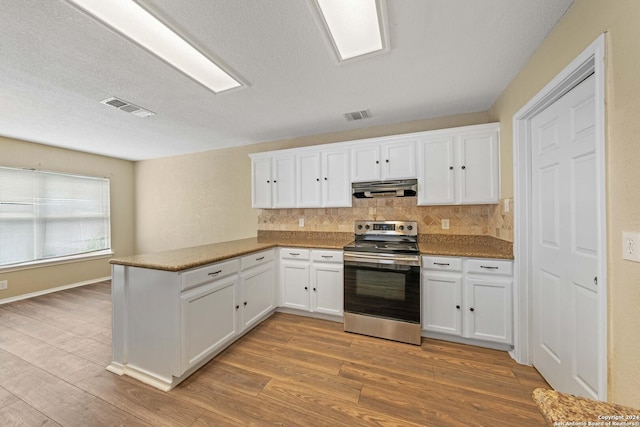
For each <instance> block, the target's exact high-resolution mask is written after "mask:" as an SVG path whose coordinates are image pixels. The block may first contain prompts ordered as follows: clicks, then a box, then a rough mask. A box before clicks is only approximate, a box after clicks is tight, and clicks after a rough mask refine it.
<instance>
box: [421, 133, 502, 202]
mask: <svg viewBox="0 0 640 427" xmlns="http://www.w3.org/2000/svg"><path fill="white" fill-rule="evenodd" d="M498 132H499V124H498V123H491V124H487V125H477V126H468V127H464V128H456V129H447V130H443V131H437V132H433V133H431V134H426V135H424V136H423V137H422V138H420V141H419V142H418V205H454V204H494V203H498V201H499V186H500V174H499V156H498Z"/></svg>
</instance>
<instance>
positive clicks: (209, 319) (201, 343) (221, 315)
mask: <svg viewBox="0 0 640 427" xmlns="http://www.w3.org/2000/svg"><path fill="white" fill-rule="evenodd" d="M237 283H238V277H237V275H234V276H232V277H228V278H226V279H221V280H218V281H215V282H213V283H209V284H206V285H202V286H199V287H197V288H195V289H192V290H190V291H187V292H183V293H182V295H181V296H180V300H181V323H182V331H181V332H182V343H181V347H182V372H184V371H186V370H187V369H189V368H191V367H192V366H194V365H196V364H197V363H198V362H200V361H202V360H203V359H204V358H206V357H208V356H209V355H211V353H213V352H215V351H216V350H219V349H220V348H222V347H223V346H224V345H226V344H227V343H228V342H229V341H230V340H231V339H233V337H235V336H236V335H237V333H238V327H237V323H236V308H235V307H236V287H237Z"/></svg>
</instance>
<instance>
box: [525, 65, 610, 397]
mask: <svg viewBox="0 0 640 427" xmlns="http://www.w3.org/2000/svg"><path fill="white" fill-rule="evenodd" d="M594 98H595V79H594V76H593V75H592V76H591V77H589V78H587V79H586V80H584V81H583V82H582V83H580V84H579V85H578V86H576V87H575V88H574V89H572V90H571V91H570V92H568V93H567V94H566V95H564V96H563V97H561V98H560V99H558V100H557V101H556V102H555V103H553V104H551V105H550V106H549V107H547V108H546V109H545V110H543V111H541V112H540V113H539V114H538V115H536V116H535V117H534V118H532V119H531V136H532V140H531V141H532V145H531V156H532V179H531V185H532V202H533V203H532V224H533V226H532V232H533V235H532V237H533V245H532V249H533V258H532V260H533V269H532V271H533V274H532V279H533V364H534V366H535V367H536V368H537V369H538V371H540V373H541V374H542V375H543V376H544V377H545V379H546V380H547V381H548V382H549V384H551V386H553V388H555V389H556V390H559V391H563V392H568V393H572V394H577V395H581V396H586V397H590V398H594V399H597V398H598V384H599V383H598V372H599V370H598V359H599V358H600V357H604V352H605V351H606V349H605V348H599V346H598V342H599V337H598V334H599V333H600V332H599V331H600V330H601V329H600V328H599V327H598V325H599V324H600V323H601V322H604V321H605V319H599V318H598V303H597V301H598V286H597V277H596V276H597V269H598V223H597V212H598V200H597V194H598V192H597V191H596V190H597V188H598V186H599V185H601V183H600V182H599V181H598V179H599V178H598V176H599V175H598V173H597V172H598V170H597V164H598V163H597V160H598V159H597V158H596V144H595V140H596V138H595V118H596V109H595V102H594Z"/></svg>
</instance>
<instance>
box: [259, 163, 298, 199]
mask: <svg viewBox="0 0 640 427" xmlns="http://www.w3.org/2000/svg"><path fill="white" fill-rule="evenodd" d="M251 207H254V208H295V207H296V158H295V156H294V155H293V154H289V155H280V156H272V157H271V156H270V157H259V158H255V159H253V160H252V161H251Z"/></svg>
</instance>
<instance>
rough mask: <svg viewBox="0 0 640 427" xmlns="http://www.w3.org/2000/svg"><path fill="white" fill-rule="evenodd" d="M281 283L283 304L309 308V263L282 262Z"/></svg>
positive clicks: (291, 306) (302, 308)
mask: <svg viewBox="0 0 640 427" xmlns="http://www.w3.org/2000/svg"><path fill="white" fill-rule="evenodd" d="M280 283H281V286H282V292H281V295H282V304H281V305H282V306H284V307H289V308H296V309H299V310H309V263H308V262H303V261H301V262H295V261H293V262H289V261H282V262H281V263H280Z"/></svg>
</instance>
